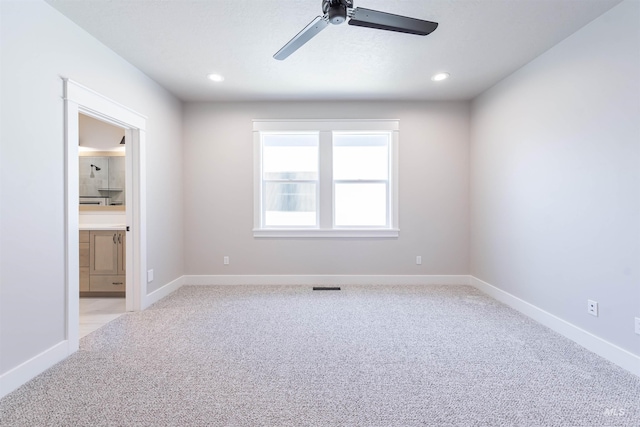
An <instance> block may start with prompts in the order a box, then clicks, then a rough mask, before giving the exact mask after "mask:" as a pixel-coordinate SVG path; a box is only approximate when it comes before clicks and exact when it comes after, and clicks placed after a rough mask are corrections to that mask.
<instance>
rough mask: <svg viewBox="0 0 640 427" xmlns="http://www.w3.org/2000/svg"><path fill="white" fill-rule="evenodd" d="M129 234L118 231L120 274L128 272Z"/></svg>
mask: <svg viewBox="0 0 640 427" xmlns="http://www.w3.org/2000/svg"><path fill="white" fill-rule="evenodd" d="M126 237H127V235H126V233H125V232H124V231H119V232H118V274H127V239H126Z"/></svg>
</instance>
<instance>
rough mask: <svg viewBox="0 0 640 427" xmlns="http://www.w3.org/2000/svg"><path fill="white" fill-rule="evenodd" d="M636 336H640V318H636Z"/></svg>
mask: <svg viewBox="0 0 640 427" xmlns="http://www.w3.org/2000/svg"><path fill="white" fill-rule="evenodd" d="M636 334H638V335H640V317H636Z"/></svg>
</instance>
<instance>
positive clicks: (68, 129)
mask: <svg viewBox="0 0 640 427" xmlns="http://www.w3.org/2000/svg"><path fill="white" fill-rule="evenodd" d="M63 84H64V94H65V97H64V102H65V146H66V156H65V160H66V203H65V205H66V241H65V248H66V295H67V298H66V308H67V310H66V314H67V322H66V323H67V324H66V332H67V341H68V344H69V353H72V352H74V351H76V350H77V349H78V346H79V293H80V277H79V276H80V275H79V272H80V261H79V258H80V244H79V240H80V231H79V226H80V219H79V208H78V207H79V200H80V193H79V182H80V181H79V176H80V171H79V163H80V162H79V161H78V160H79V139H80V136H79V120H80V117H81V116H80V115H81V114H82V116H86V117H89V118H91V119H95V120H97V121H99V122H101V123H106V124H109V125H112V126H115V127H117V128H120V129H123V130H124V138H125V141H126V144H125V145H126V146H127V148H126V150H127V152H126V156H124V158H125V165H124V168H125V171H126V172H125V175H126V180H125V183H124V184H125V186H124V188H123V189H122V190H123V192H124V194H125V196H124V198H123V203H124V204H125V206H126V209H125V210H124V216H123V219H124V224H122V229H123V230H122V232H121V234H118V238H119V239H121V241H122V243H123V245H126V248H127V250H126V253H123V254H122V257H123V260H122V262H123V263H124V264H125V265H126V267H127V268H126V273H125V272H122V273H123V275H124V276H126V284H125V290H124V291H125V300H126V301H125V309H126V311H138V310H142V309H143V308H144V306H145V299H146V280H145V278H146V277H145V275H144V272H145V271H146V224H145V223H146V194H145V192H144V188H145V186H146V177H145V173H144V171H145V156H144V153H145V128H146V117H144V116H142V115H140V114H139V113H137V112H135V111H134V110H132V109H130V108H128V107H126V106H124V105H122V104H119V103H117V102H115V101H113V100H111V99H109V98H107V97H105V96H103V95H101V94H99V93H97V92H95V91H93V90H91V89H89V88H87V87H85V86H82V85H80V84H79V83H77V82H74V81H73V80H69V79H63ZM92 164H94V166H93V167H91V171H92V172H93V173H94V174H95V172H96V170H95V167H96V166H98V167H100V166H99V165H96V164H95V163H92ZM112 193H113V192H112V191H110V190H109V189H108V188H107V191H106V193H104V194H105V195H111V194H112ZM104 200H105V201H104V203H107V200H113V198H112V197H106V196H105V197H104Z"/></svg>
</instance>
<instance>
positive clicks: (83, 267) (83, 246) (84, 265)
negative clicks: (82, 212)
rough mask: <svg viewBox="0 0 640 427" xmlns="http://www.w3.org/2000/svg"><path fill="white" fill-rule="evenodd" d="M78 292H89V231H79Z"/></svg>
mask: <svg viewBox="0 0 640 427" xmlns="http://www.w3.org/2000/svg"><path fill="white" fill-rule="evenodd" d="M80 292H89V231H88V230H81V231H80Z"/></svg>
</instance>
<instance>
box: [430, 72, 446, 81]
mask: <svg viewBox="0 0 640 427" xmlns="http://www.w3.org/2000/svg"><path fill="white" fill-rule="evenodd" d="M448 78H449V73H438V74H434V75H433V77H431V80H433V81H434V82H440V81H442V80H447V79H448Z"/></svg>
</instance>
